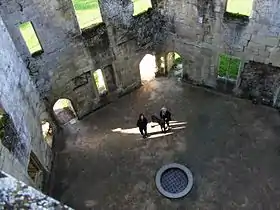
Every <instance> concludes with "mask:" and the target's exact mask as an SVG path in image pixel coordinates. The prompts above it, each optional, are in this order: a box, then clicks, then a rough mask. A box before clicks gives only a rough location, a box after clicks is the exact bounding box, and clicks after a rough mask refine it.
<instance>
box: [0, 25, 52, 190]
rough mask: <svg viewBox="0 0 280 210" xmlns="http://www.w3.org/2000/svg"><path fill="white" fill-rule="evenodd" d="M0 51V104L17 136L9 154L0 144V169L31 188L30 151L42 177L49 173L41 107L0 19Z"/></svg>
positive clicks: (47, 149)
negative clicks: (40, 166)
mask: <svg viewBox="0 0 280 210" xmlns="http://www.w3.org/2000/svg"><path fill="white" fill-rule="evenodd" d="M0 48H1V51H0V60H1V62H0V69H1V72H0V84H1V86H0V103H1V107H2V109H4V110H5V112H6V113H8V114H9V116H10V118H11V120H12V121H13V125H14V126H15V133H14V134H15V135H17V136H18V137H17V138H18V140H17V141H16V142H14V145H12V146H13V148H12V150H10V151H9V150H8V149H7V148H6V147H5V145H2V144H0V161H1V162H0V168H1V170H4V171H6V172H7V173H9V174H12V175H13V176H15V177H16V178H18V179H20V180H23V181H24V182H26V183H28V184H30V185H34V184H35V183H33V182H32V180H31V179H30V178H29V176H28V174H27V166H28V163H29V156H30V153H31V150H32V151H33V152H34V153H35V154H36V156H37V157H38V159H39V161H40V162H41V164H42V166H43V167H44V170H45V172H46V173H48V172H49V171H50V167H51V159H52V152H51V149H50V147H49V146H48V145H47V143H46V142H45V141H43V136H42V128H41V123H40V109H41V107H42V106H43V105H42V104H41V103H40V99H39V94H38V92H37V91H36V89H35V86H34V84H33V82H32V81H31V79H30V77H29V75H28V71H27V69H26V67H25V64H24V62H23V61H22V59H21V58H20V55H19V54H18V52H17V50H16V48H15V46H14V44H13V42H12V39H11V37H10V35H9V33H8V31H7V28H6V27H5V25H4V23H3V21H2V19H0ZM13 140H15V139H13Z"/></svg>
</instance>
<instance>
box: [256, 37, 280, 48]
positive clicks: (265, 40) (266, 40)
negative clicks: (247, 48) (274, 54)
mask: <svg viewBox="0 0 280 210" xmlns="http://www.w3.org/2000/svg"><path fill="white" fill-rule="evenodd" d="M251 41H252V42H254V43H258V44H260V45H268V46H275V45H278V43H279V38H278V37H271V36H260V35H254V36H252V39H251Z"/></svg>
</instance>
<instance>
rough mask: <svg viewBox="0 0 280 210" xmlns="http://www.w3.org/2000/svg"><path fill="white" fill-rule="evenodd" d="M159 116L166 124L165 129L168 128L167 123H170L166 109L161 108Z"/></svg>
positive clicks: (169, 116) (169, 115)
mask: <svg viewBox="0 0 280 210" xmlns="http://www.w3.org/2000/svg"><path fill="white" fill-rule="evenodd" d="M159 114H160V118H161V119H163V120H164V122H165V123H166V125H167V128H170V125H169V121H171V112H169V111H168V110H167V108H165V107H162V108H161V110H160V113H159Z"/></svg>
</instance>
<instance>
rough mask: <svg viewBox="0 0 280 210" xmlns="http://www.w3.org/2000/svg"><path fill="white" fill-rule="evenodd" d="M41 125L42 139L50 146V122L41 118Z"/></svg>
mask: <svg viewBox="0 0 280 210" xmlns="http://www.w3.org/2000/svg"><path fill="white" fill-rule="evenodd" d="M41 125H42V134H43V137H44V140H45V141H46V142H47V144H48V145H49V146H50V147H51V146H52V140H53V130H52V127H51V125H50V123H49V122H48V121H46V120H43V121H42V122H41Z"/></svg>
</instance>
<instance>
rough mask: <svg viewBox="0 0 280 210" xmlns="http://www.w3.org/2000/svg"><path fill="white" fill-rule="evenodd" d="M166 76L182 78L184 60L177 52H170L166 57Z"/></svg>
mask: <svg viewBox="0 0 280 210" xmlns="http://www.w3.org/2000/svg"><path fill="white" fill-rule="evenodd" d="M164 66H165V75H168V76H175V77H182V76H183V60H182V57H181V56H180V55H179V54H178V53H177V52H168V53H167V54H166V55H165V57H164Z"/></svg>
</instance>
